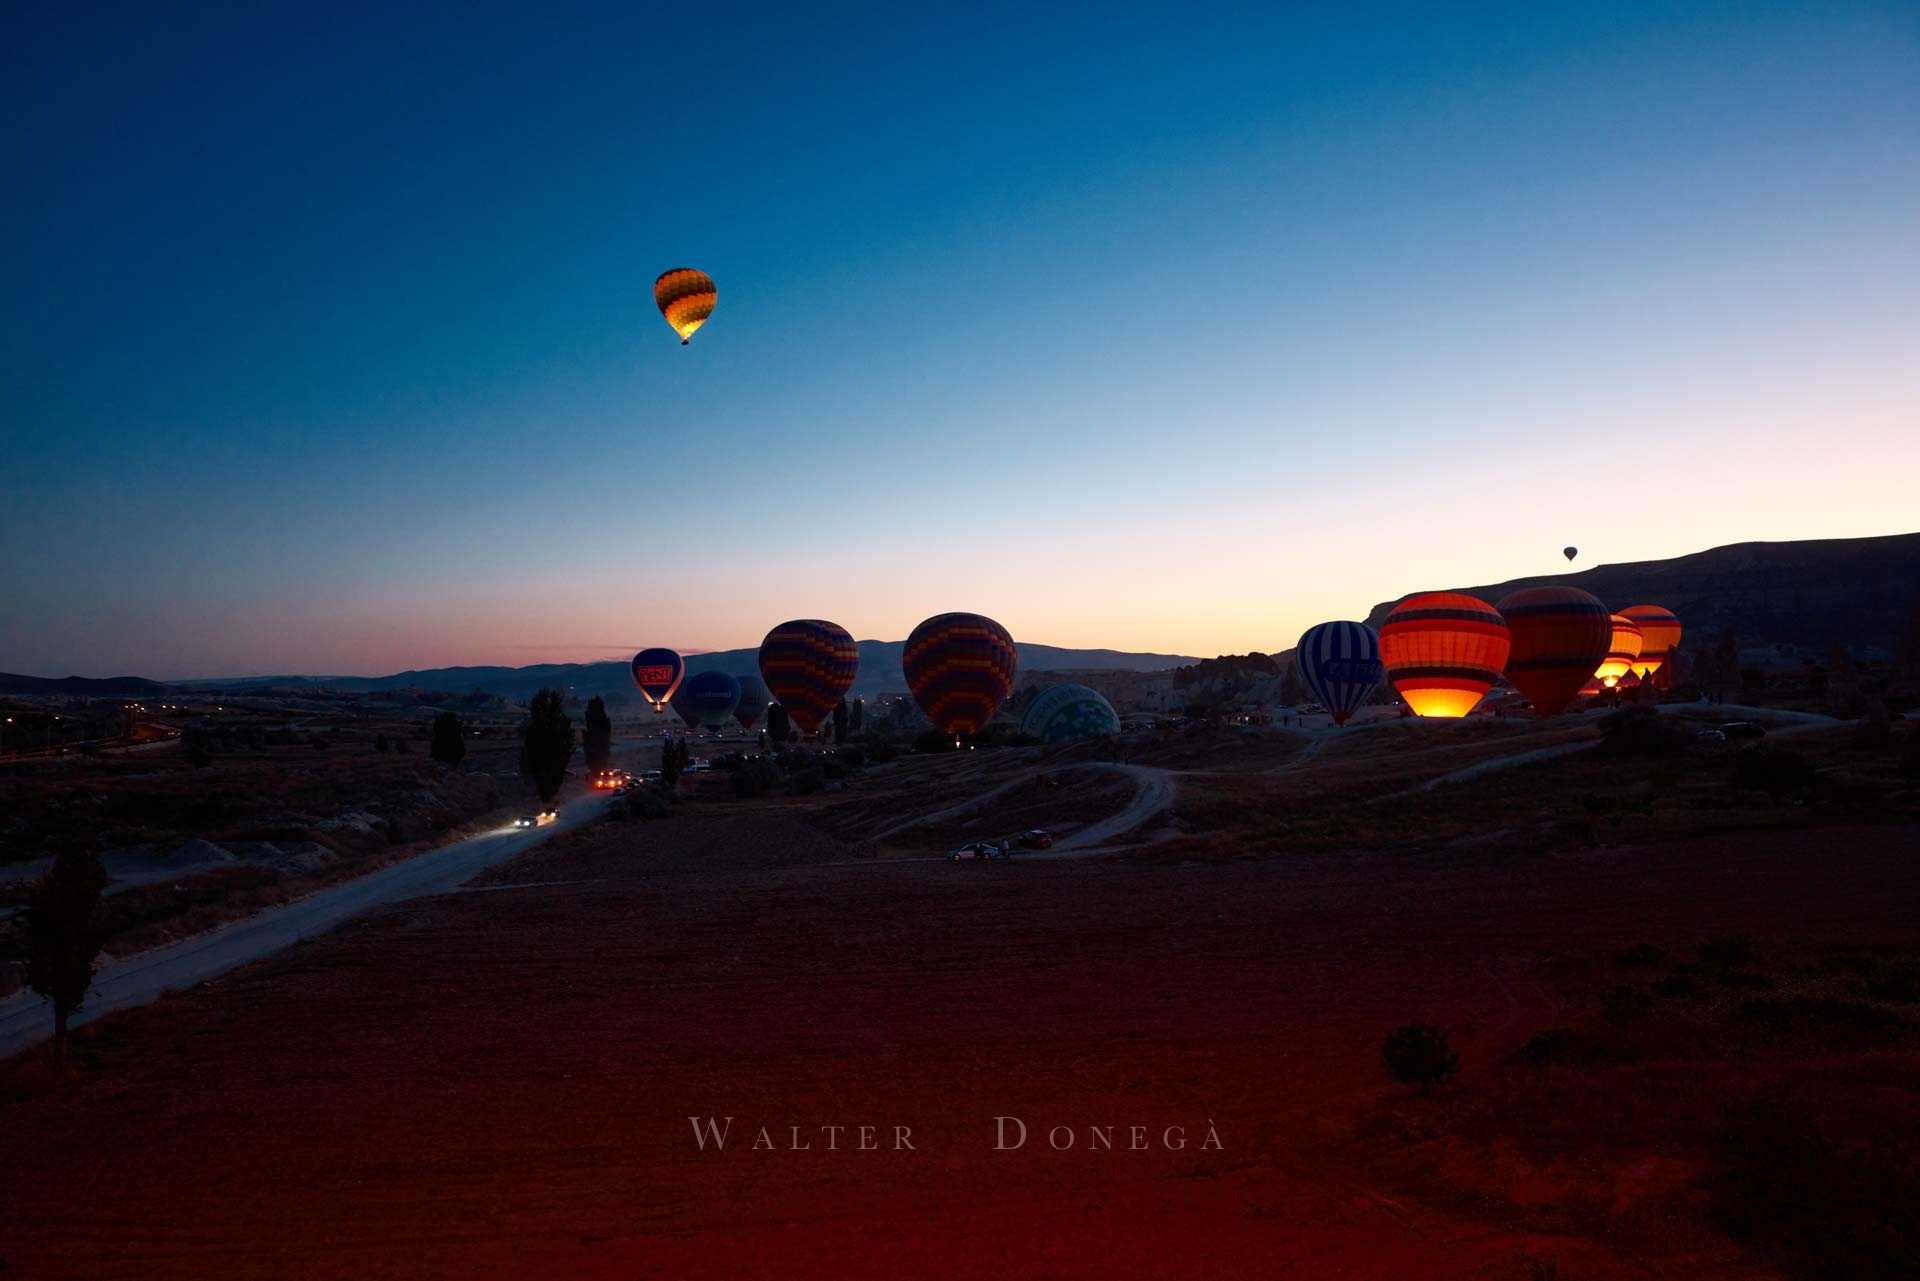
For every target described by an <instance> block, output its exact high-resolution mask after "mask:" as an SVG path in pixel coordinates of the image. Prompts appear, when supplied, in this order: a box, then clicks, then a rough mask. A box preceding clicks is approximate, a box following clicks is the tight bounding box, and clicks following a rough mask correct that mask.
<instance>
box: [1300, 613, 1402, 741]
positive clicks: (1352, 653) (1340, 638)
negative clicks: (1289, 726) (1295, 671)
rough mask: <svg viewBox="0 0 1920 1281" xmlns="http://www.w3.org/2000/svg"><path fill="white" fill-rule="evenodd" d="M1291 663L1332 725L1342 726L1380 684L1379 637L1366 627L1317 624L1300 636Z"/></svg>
mask: <svg viewBox="0 0 1920 1281" xmlns="http://www.w3.org/2000/svg"><path fill="white" fill-rule="evenodd" d="M1293 661H1294V663H1295V665H1297V666H1298V667H1299V669H1300V675H1301V677H1302V678H1304V679H1305V680H1306V682H1307V685H1308V687H1309V688H1310V689H1312V690H1313V694H1314V697H1315V698H1318V699H1319V700H1320V702H1321V703H1322V704H1323V705H1324V706H1325V707H1326V709H1327V710H1328V711H1329V712H1332V713H1333V723H1334V724H1335V725H1345V724H1346V723H1347V718H1348V717H1349V716H1351V715H1353V713H1354V709H1355V708H1357V707H1359V706H1360V704H1361V703H1363V702H1365V701H1366V697H1367V695H1368V694H1370V693H1372V692H1373V687H1374V686H1375V685H1378V684H1379V683H1380V670H1381V664H1380V637H1379V636H1378V635H1376V634H1375V633H1374V630H1373V628H1371V627H1368V626H1367V625H1366V624H1365V623H1349V622H1339V623H1320V624H1318V625H1316V626H1313V627H1309V628H1307V630H1306V631H1305V632H1304V633H1302V634H1301V637H1300V644H1299V647H1298V648H1296V649H1295V650H1294V654H1293Z"/></svg>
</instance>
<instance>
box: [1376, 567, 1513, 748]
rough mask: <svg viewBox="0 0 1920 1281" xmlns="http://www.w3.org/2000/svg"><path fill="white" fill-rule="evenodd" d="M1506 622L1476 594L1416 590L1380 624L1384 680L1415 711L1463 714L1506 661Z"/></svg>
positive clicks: (1490, 685)
mask: <svg viewBox="0 0 1920 1281" xmlns="http://www.w3.org/2000/svg"><path fill="white" fill-rule="evenodd" d="M1512 644H1513V640H1512V637H1511V636H1509V635H1508V633H1507V620H1506V619H1504V618H1502V617H1500V611H1499V610H1497V609H1495V608H1494V607H1493V606H1491V605H1489V604H1487V603H1486V602H1485V601H1483V600H1481V599H1480V598H1479V597H1477V596H1468V595H1465V594H1464V593H1461V592H1422V593H1421V594H1419V595H1417V596H1409V597H1407V598H1406V599H1405V600H1403V601H1401V602H1400V603H1399V604H1398V605H1395V606H1394V607H1393V612H1392V613H1391V614H1388V615H1387V621H1386V622H1384V623H1382V624H1381V625H1380V658H1381V661H1382V662H1383V663H1384V664H1385V665H1386V670H1387V679H1388V680H1389V681H1391V682H1393V687H1394V689H1395V690H1397V691H1399V694H1400V697H1401V698H1404V699H1406V700H1407V706H1408V707H1411V708H1412V709H1413V710H1414V712H1415V713H1416V714H1417V715H1420V716H1434V717H1454V716H1465V715H1466V714H1467V713H1468V712H1470V711H1472V710H1473V709H1474V705H1475V704H1477V703H1478V702H1479V701H1480V699H1481V698H1482V697H1483V696H1484V695H1485V694H1486V692H1487V691H1488V690H1489V689H1492V688H1493V683H1494V682H1495V681H1497V680H1499V679H1500V673H1501V671H1502V670H1504V669H1505V667H1506V665H1507V651H1508V649H1510V648H1511V647H1512Z"/></svg>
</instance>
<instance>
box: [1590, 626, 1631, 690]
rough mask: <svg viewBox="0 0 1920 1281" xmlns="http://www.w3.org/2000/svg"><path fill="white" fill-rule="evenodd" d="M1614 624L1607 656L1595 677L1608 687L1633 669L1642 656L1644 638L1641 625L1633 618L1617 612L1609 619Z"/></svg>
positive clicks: (1611, 686) (1597, 669)
mask: <svg viewBox="0 0 1920 1281" xmlns="http://www.w3.org/2000/svg"><path fill="white" fill-rule="evenodd" d="M1608 621H1609V622H1610V623H1612V624H1613V639H1612V640H1611V641H1609V642H1608V643H1607V656H1606V657H1605V658H1603V659H1601V660H1600V666H1599V667H1598V668H1596V669H1595V671H1594V673H1593V678H1594V679H1595V680H1597V681H1599V682H1600V683H1601V684H1602V685H1604V686H1606V687H1607V688H1608V689H1612V688H1613V687H1614V686H1615V685H1617V684H1619V683H1620V678H1621V677H1622V676H1625V675H1626V674H1627V673H1628V672H1630V671H1632V670H1633V665H1634V663H1635V662H1636V661H1637V660H1638V659H1639V657H1640V646H1641V644H1642V643H1643V638H1642V637H1641V635H1640V625H1639V624H1638V623H1636V622H1634V621H1633V620H1632V619H1631V618H1627V617H1625V616H1624V615H1621V614H1615V615H1614V616H1613V617H1612V618H1611V619H1609V620H1608Z"/></svg>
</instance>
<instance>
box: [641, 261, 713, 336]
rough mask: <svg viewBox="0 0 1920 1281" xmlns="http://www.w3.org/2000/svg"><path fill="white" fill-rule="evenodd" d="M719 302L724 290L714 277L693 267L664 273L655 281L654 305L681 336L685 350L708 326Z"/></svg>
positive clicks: (673, 269) (677, 268)
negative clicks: (714, 281)
mask: <svg viewBox="0 0 1920 1281" xmlns="http://www.w3.org/2000/svg"><path fill="white" fill-rule="evenodd" d="M719 300H720V291H719V290H718V289H717V288H715V287H714V283H713V277H712V276H709V275H708V274H707V273H706V272H704V271H695V270H694V269H693V268H692V267H674V268H672V269H670V270H668V271H663V272H661V273H660V275H659V276H658V278H656V279H655V280H654V282H653V303H654V306H656V307H658V308H659V309H660V314H661V315H662V316H665V317H666V318H667V323H668V324H669V325H672V326H673V332H674V333H676V334H679V335H680V345H681V346H682V347H684V346H686V345H687V340H688V339H689V338H692V337H693V331H694V330H696V329H698V328H700V326H702V325H704V324H706V323H707V317H708V316H711V315H712V314H713V307H714V304H715V303H717V302H718V301H719Z"/></svg>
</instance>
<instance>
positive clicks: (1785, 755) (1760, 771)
mask: <svg viewBox="0 0 1920 1281" xmlns="http://www.w3.org/2000/svg"><path fill="white" fill-rule="evenodd" d="M1813 778H1814V770H1813V762H1812V761H1810V760H1808V759H1807V758H1806V757H1805V756H1804V755H1802V754H1801V753H1799V752H1797V751H1795V750H1794V749H1793V748H1791V747H1780V746H1777V745H1772V744H1769V745H1765V746H1761V747H1750V748H1748V749H1747V750H1746V751H1744V752H1742V753H1740V755H1739V756H1738V757H1736V758H1735V759H1734V767H1733V781H1734V783H1735V785H1736V786H1739V787H1744V788H1746V789H1748V790H1749V791H1755V792H1765V793H1767V794H1768V795H1769V796H1781V795H1784V794H1786V793H1788V792H1795V791H1800V790H1802V789H1804V788H1806V787H1809V786H1811V785H1812V783H1813Z"/></svg>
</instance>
